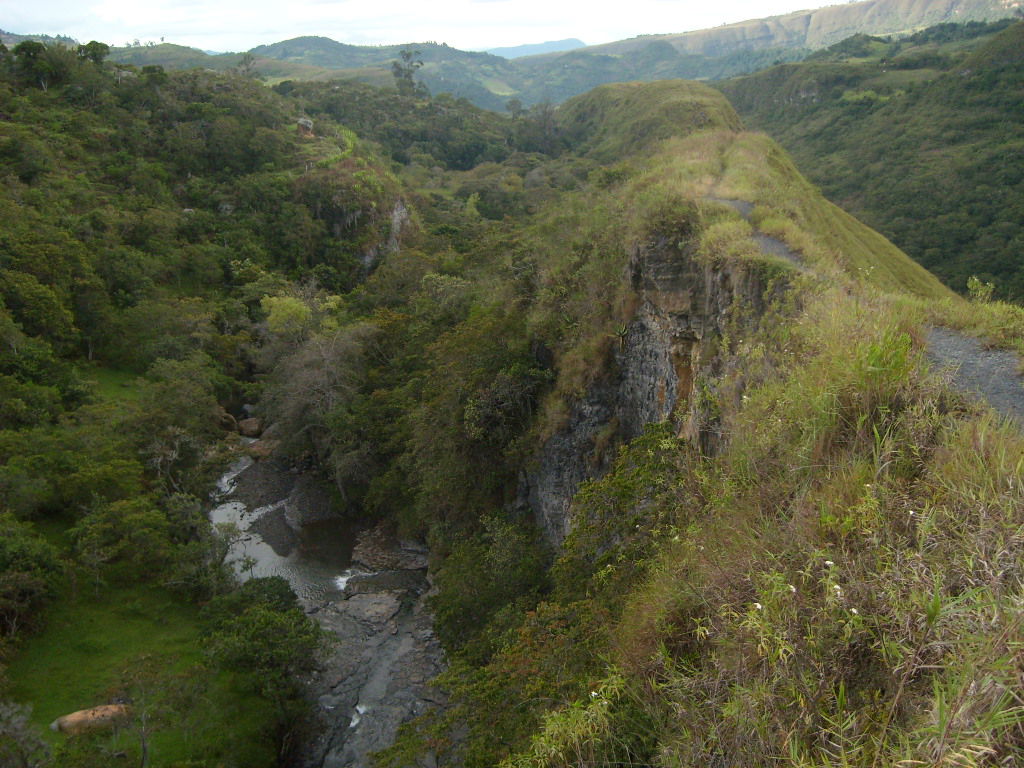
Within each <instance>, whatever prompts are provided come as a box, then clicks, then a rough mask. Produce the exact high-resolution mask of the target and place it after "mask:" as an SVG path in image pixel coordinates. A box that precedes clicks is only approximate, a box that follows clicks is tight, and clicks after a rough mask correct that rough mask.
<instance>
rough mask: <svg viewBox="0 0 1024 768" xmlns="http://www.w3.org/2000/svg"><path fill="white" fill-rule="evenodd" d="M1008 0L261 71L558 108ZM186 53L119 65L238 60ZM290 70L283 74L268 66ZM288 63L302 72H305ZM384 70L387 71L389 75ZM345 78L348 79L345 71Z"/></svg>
mask: <svg viewBox="0 0 1024 768" xmlns="http://www.w3.org/2000/svg"><path fill="white" fill-rule="evenodd" d="M1012 14H1013V6H1012V5H1011V4H1009V2H1008V0H914V1H911V0H866V1H865V2H858V3H847V4H845V5H833V6H828V7H826V8H820V9H818V10H813V11H800V12H797V13H792V14H787V15H785V16H776V17H770V18H765V19H754V20H751V21H745V22H741V23H738V24H729V25H723V26H720V27H715V28H714V29H706V30H698V31H694V32H686V33H683V34H660V33H659V34H652V35H643V36H640V37H637V38H632V39H629V40H621V41H618V42H614V43H607V44H604V45H595V46H587V47H581V48H575V49H573V50H570V51H568V52H556V53H547V54H538V55H532V56H525V57H520V58H516V59H514V60H510V59H505V58H502V57H500V56H494V55H491V54H489V53H482V52H468V51H460V50H458V49H455V48H451V47H450V46H447V45H444V44H437V43H408V44H403V45H391V46H356V45H346V44H344V43H339V42H336V41H334V40H330V39H328V38H325V37H315V36H306V37H297V38H294V39H292V40H285V41H282V42H279V43H274V44H272V45H263V46H259V47H257V48H254V49H253V50H252V51H251V52H250V53H252V54H253V55H254V56H256V57H257V59H258V61H257V62H255V69H256V71H257V72H259V73H260V74H263V75H266V76H267V77H269V78H270V79H272V80H273V81H275V82H276V81H279V80H281V79H289V78H290V79H314V80H322V79H326V75H325V71H335V70H338V71H339V76H344V77H355V78H357V79H360V80H363V81H365V82H370V83H372V84H375V85H380V84H382V77H381V75H382V74H383V71H386V70H387V68H388V67H390V64H391V62H392V61H396V60H398V58H399V55H400V52H401V51H402V50H406V49H408V50H415V51H417V52H418V58H419V59H420V60H422V62H423V68H422V69H421V70H420V71H419V73H418V75H417V77H418V78H419V79H420V80H421V81H422V82H423V83H424V84H425V85H426V86H427V87H428V88H429V89H430V91H431V92H432V93H450V94H452V95H454V96H455V97H457V98H467V99H469V100H470V101H472V102H473V103H474V104H476V105H478V106H481V107H484V108H487V109H493V110H498V111H501V110H503V109H505V105H506V103H507V102H508V101H509V100H510V99H513V98H514V99H518V100H519V102H521V103H522V104H525V105H526V106H531V105H534V104H539V103H542V102H553V103H559V102H562V101H564V100H566V99H568V98H571V97H572V96H576V95H578V94H581V93H583V92H585V91H588V90H590V89H591V88H594V87H596V86H598V85H602V84H604V83H614V82H628V81H633V80H648V81H649V80H663V79H675V78H687V79H694V80H718V79H722V78H727V77H733V76H735V75H739V74H744V73H748V72H754V71H757V70H760V69H763V68H765V67H768V66H770V65H772V64H774V63H778V62H789V61H798V60H800V59H802V58H804V57H805V56H806V55H807V54H809V53H811V52H812V51H814V50H818V49H821V48H823V47H826V46H828V45H831V44H833V43H835V42H838V41H840V40H842V39H843V38H846V37H848V36H850V35H853V34H870V35H888V34H905V33H908V32H912V31H915V30H920V29H923V28H924V27H927V26H931V25H934V24H939V23H944V22H950V21H956V22H961V23H962V22H968V21H985V20H993V19H999V18H1004V17H1008V16H1011V15H1012ZM179 48H180V47H179V46H163V45H161V46H149V47H146V48H145V49H143V48H139V47H135V48H128V49H117V50H115V52H114V58H115V59H116V60H121V61H128V62H132V63H136V64H140V63H142V62H143V61H145V63H148V64H161V65H163V66H165V67H168V68H182V67H192V66H203V67H210V68H213V69H218V70H219V69H225V68H227V67H229V66H235V64H236V62H237V60H238V55H237V54H225V55H221V56H215V57H206V58H203V56H204V55H203V54H201V52H198V51H192V50H189V51H188V52H184V51H181V50H178V49H179ZM271 59H273V60H278V61H281V62H284V63H285V65H286V66H281V67H278V68H276V69H274V68H272V67H270V65H269V62H268V61H267V60H271ZM291 65H304V66H303V67H298V66H291ZM382 68H383V71H382ZM342 73H343V74H342Z"/></svg>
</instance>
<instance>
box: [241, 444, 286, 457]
mask: <svg viewBox="0 0 1024 768" xmlns="http://www.w3.org/2000/svg"><path fill="white" fill-rule="evenodd" d="M278 445H280V441H279V440H257V441H256V442H255V443H251V444H250V445H249V447H248V448H247V449H246V450H248V451H249V455H250V456H252V457H253V458H254V459H256V460H257V461H259V460H261V459H268V458H270V457H271V456H272V455H273V453H274V450H275V449H276V448H277V446H278Z"/></svg>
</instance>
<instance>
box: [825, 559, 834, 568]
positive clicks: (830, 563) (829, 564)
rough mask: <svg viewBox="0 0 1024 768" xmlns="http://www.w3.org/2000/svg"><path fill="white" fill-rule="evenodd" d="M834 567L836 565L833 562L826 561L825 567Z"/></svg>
mask: <svg viewBox="0 0 1024 768" xmlns="http://www.w3.org/2000/svg"><path fill="white" fill-rule="evenodd" d="M833 565H835V563H833V562H832V561H831V560H826V561H825V567H826V568H831V567H832V566H833Z"/></svg>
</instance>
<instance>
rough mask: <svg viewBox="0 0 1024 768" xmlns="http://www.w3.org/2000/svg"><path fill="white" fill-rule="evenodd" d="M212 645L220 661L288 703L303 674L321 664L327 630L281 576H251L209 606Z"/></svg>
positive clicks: (273, 697) (283, 704)
mask: <svg viewBox="0 0 1024 768" xmlns="http://www.w3.org/2000/svg"><path fill="white" fill-rule="evenodd" d="M203 617H204V619H205V621H206V623H207V628H208V646H207V647H208V649H209V652H210V655H211V656H212V657H213V659H214V661H216V662H217V663H218V664H220V665H222V666H224V667H226V668H228V669H231V670H234V671H236V672H239V673H241V674H242V675H244V676H245V677H247V678H248V679H249V680H250V682H251V685H252V686H253V687H254V688H255V689H256V690H258V691H259V692H260V693H261V694H262V695H263V696H265V697H266V698H268V699H270V700H271V701H274V702H275V703H276V704H277V705H278V706H279V707H280V708H282V709H286V708H287V704H288V703H289V701H290V700H292V699H294V698H295V697H296V696H298V695H299V687H298V680H299V676H300V675H301V674H303V673H308V672H310V671H312V670H313V669H314V667H315V666H316V654H317V650H318V648H319V647H320V645H321V643H322V642H323V634H322V632H321V630H320V628H319V626H318V625H317V623H316V622H315V621H313V620H312V619H310V618H309V617H308V616H306V615H305V614H304V613H303V612H302V609H301V608H300V607H299V604H298V599H297V598H296V597H295V593H294V592H293V591H292V589H291V587H290V586H288V582H286V581H285V580H284V579H282V578H281V577H280V576H271V577H267V578H257V579H250V580H249V581H247V582H245V584H243V585H242V586H241V588H239V589H238V590H236V591H235V592H232V593H229V594H227V595H223V596H220V597H216V598H214V599H213V600H211V601H210V603H209V604H208V605H207V606H206V607H205V608H204V609H203Z"/></svg>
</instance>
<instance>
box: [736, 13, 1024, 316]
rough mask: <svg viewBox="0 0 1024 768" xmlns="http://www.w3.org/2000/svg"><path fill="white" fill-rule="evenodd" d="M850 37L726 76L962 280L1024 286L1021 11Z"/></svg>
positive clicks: (772, 126) (888, 230) (840, 183)
mask: <svg viewBox="0 0 1024 768" xmlns="http://www.w3.org/2000/svg"><path fill="white" fill-rule="evenodd" d="M1006 24H1007V23H997V24H993V25H989V26H986V25H981V24H974V25H971V24H968V25H960V26H957V25H946V26H940V27H935V28H933V29H929V30H926V31H924V32H921V33H919V34H916V35H912V36H910V37H908V38H903V39H900V40H897V41H890V40H882V39H879V38H872V37H866V36H860V37H854V38H850V39H849V40H846V41H844V42H842V43H839V44H837V45H835V46H833V47H832V48H830V49H828V50H827V51H822V52H821V53H818V54H815V55H814V56H812V57H811V58H809V59H808V60H807V61H806V62H803V63H801V64H793V65H785V66H781V67H776V68H773V69H769V70H766V71H764V72H761V73H758V74H756V75H751V76H749V77H746V78H742V79H738V80H733V81H729V82H727V83H724V84H722V90H723V91H724V92H725V93H726V95H727V96H728V97H729V98H730V100H731V101H732V103H733V104H734V105H735V106H736V108H737V109H738V110H739V111H740V113H741V114H742V115H743V116H744V119H745V120H746V121H747V123H748V124H749V125H751V126H752V127H756V128H758V129H760V130H764V131H767V132H768V133H770V134H771V135H772V136H774V137H775V138H777V139H778V140H779V141H780V142H781V143H782V144H783V145H784V146H785V147H786V148H787V149H788V150H789V151H790V152H791V153H792V154H793V157H794V159H795V160H796V162H797V164H798V165H799V166H800V168H801V169H802V170H803V171H804V172H805V173H806V174H807V175H808V177H809V178H811V179H812V180H813V181H814V182H815V183H816V184H818V185H819V186H821V188H822V190H823V191H824V192H825V194H826V195H828V197H829V198H830V199H832V200H834V201H835V202H836V203H838V204H839V205H841V206H843V207H844V208H846V209H847V210H849V211H851V212H853V213H854V214H856V215H857V216H860V217H862V218H863V219H864V220H865V221H866V222H867V223H869V224H870V225H871V226H873V227H875V228H877V229H878V230H879V231H881V232H883V233H884V234H885V235H887V236H888V237H891V238H892V239H893V241H894V242H896V244H897V245H899V246H900V247H901V248H903V249H904V250H905V251H906V252H907V253H908V254H910V255H911V256H912V257H913V258H915V259H916V260H917V261H919V262H920V263H921V264H923V265H924V266H926V267H928V268H929V269H930V270H932V271H933V272H934V273H935V274H937V275H939V277H941V278H942V279H943V280H944V281H945V282H946V284H947V285H950V286H951V287H953V288H955V289H956V290H958V291H963V290H965V288H966V284H967V279H968V278H969V277H970V276H971V275H978V276H981V277H983V278H984V279H986V280H991V281H994V283H995V285H996V291H997V295H999V296H1003V297H1007V298H1012V299H1014V300H1017V301H1019V300H1021V299H1022V298H1024V270H1022V265H1021V260H1020V254H1021V251H1022V248H1024V229H1022V227H1024V162H1022V160H1021V158H1022V157H1024V125H1022V123H1021V120H1020V115H1021V114H1022V113H1024V90H1022V83H1024V53H1022V52H1024V24H1022V23H1020V22H1017V23H1015V24H1012V25H1010V26H1006Z"/></svg>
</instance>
